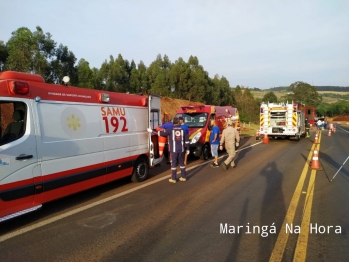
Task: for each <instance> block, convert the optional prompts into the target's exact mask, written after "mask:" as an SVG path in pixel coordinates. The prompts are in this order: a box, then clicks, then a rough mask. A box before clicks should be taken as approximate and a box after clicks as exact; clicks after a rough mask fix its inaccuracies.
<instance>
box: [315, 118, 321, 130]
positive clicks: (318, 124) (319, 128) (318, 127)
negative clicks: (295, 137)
mask: <svg viewBox="0 0 349 262" xmlns="http://www.w3.org/2000/svg"><path fill="white" fill-rule="evenodd" d="M316 125H317V130H321V129H322V121H321V120H320V119H319V120H318V121H317V122H316Z"/></svg>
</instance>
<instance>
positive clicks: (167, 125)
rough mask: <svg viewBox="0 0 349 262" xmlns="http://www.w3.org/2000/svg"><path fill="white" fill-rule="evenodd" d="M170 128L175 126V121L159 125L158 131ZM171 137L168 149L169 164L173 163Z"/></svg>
mask: <svg viewBox="0 0 349 262" xmlns="http://www.w3.org/2000/svg"><path fill="white" fill-rule="evenodd" d="M170 128H173V123H172V121H169V122H166V123H164V124H162V125H161V126H159V127H158V128H157V129H156V130H157V131H163V130H165V129H170ZM168 141H169V139H168V137H167V151H168V154H167V157H168V158H167V164H171V162H172V160H171V149H170V143H169V142H168Z"/></svg>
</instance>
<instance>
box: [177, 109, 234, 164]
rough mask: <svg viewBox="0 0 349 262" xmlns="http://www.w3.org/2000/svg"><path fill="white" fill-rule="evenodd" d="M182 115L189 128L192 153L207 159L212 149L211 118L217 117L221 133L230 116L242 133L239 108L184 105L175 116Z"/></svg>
mask: <svg viewBox="0 0 349 262" xmlns="http://www.w3.org/2000/svg"><path fill="white" fill-rule="evenodd" d="M180 116H182V117H183V119H184V122H185V124H186V125H187V126H188V128H189V140H190V153H191V154H193V155H194V156H196V157H200V158H201V159H203V160H207V159H208V158H209V156H210V154H211V150H210V141H209V140H210V134H211V126H210V120H211V119H215V120H216V124H217V126H218V128H219V130H220V135H221V134H222V132H223V129H224V128H225V127H226V121H227V119H228V118H231V119H232V120H233V123H234V126H235V128H236V129H237V130H238V131H239V133H240V118H239V112H238V110H237V108H234V107H232V106H212V105H197V106H195V105H194V106H182V107H181V108H180V109H178V110H177V113H176V116H175V117H180Z"/></svg>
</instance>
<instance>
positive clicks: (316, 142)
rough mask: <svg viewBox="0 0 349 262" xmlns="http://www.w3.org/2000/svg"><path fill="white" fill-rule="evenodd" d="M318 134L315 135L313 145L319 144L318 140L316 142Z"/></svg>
mask: <svg viewBox="0 0 349 262" xmlns="http://www.w3.org/2000/svg"><path fill="white" fill-rule="evenodd" d="M318 139H319V138H318V134H315V140H314V144H319V140H318Z"/></svg>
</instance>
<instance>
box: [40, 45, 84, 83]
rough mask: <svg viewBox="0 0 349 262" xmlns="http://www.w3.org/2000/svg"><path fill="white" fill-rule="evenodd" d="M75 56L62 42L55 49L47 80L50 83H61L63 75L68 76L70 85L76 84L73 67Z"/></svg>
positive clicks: (76, 78) (74, 68)
mask: <svg viewBox="0 0 349 262" xmlns="http://www.w3.org/2000/svg"><path fill="white" fill-rule="evenodd" d="M75 62H76V58H75V55H74V53H73V52H72V51H69V49H68V47H67V46H63V45H62V44H60V45H59V47H58V48H57V49H56V50H55V58H54V59H53V60H52V61H51V62H50V68H51V70H50V75H49V76H48V77H47V81H48V82H50V83H55V84H59V83H61V81H62V79H63V77H64V76H69V78H70V85H78V74H77V68H76V67H75Z"/></svg>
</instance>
